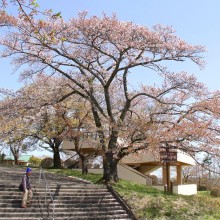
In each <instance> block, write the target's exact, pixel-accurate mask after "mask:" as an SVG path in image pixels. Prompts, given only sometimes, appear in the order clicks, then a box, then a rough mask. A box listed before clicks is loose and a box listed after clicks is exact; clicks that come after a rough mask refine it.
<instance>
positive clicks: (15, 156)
mask: <svg viewBox="0 0 220 220" xmlns="http://www.w3.org/2000/svg"><path fill="white" fill-rule="evenodd" d="M14 159H15V165H19V164H18V156H17V155H14Z"/></svg>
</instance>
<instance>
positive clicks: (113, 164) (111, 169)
mask: <svg viewBox="0 0 220 220" xmlns="http://www.w3.org/2000/svg"><path fill="white" fill-rule="evenodd" d="M117 164H118V159H117V160H116V159H114V158H113V153H112V152H107V153H105V157H104V158H103V179H104V181H105V182H106V183H108V182H111V181H113V182H118V171H117Z"/></svg>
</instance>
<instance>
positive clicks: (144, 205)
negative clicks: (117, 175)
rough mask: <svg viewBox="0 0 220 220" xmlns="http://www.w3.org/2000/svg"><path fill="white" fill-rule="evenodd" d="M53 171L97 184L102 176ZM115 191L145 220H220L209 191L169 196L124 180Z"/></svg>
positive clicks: (216, 203)
mask: <svg viewBox="0 0 220 220" xmlns="http://www.w3.org/2000/svg"><path fill="white" fill-rule="evenodd" d="M53 172H57V173H63V174H66V175H73V176H77V177H80V178H84V179H87V180H90V181H92V182H93V183H95V182H97V181H98V180H99V179H100V177H101V176H100V175H95V174H88V175H87V176H82V175H81V173H80V172H77V171H71V170H53ZM112 186H113V188H114V189H115V190H116V191H117V192H118V193H119V194H120V195H121V196H122V197H123V198H124V199H125V200H126V201H127V203H128V204H129V206H130V207H132V210H133V211H134V212H135V214H136V215H137V217H138V218H139V219H141V220H145V219H147V220H148V219H153V220H168V219H169V220H192V219H193V220H197V219H198V220H214V219H216V220H217V219H220V198H214V197H211V196H210V195H209V192H204V191H203V192H198V194H197V195H195V196H182V195H167V194H164V193H163V192H160V191H158V190H156V189H153V188H151V187H146V186H144V185H140V184H135V183H132V182H129V181H124V180H120V181H119V183H116V184H113V185H112Z"/></svg>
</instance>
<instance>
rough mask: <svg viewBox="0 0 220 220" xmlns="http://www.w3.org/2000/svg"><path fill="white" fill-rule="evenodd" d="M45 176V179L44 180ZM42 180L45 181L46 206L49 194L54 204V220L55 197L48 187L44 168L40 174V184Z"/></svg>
mask: <svg viewBox="0 0 220 220" xmlns="http://www.w3.org/2000/svg"><path fill="white" fill-rule="evenodd" d="M42 176H43V178H42ZM41 179H43V180H44V181H45V200H44V204H46V201H47V194H48V193H49V196H50V199H51V201H52V204H53V209H52V210H53V215H52V216H53V220H54V208H55V204H54V200H53V195H52V193H51V191H50V188H49V186H48V183H47V179H46V177H45V173H44V170H43V169H42V167H41V168H40V174H39V184H40V182H41Z"/></svg>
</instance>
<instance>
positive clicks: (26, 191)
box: [21, 167, 33, 208]
mask: <svg viewBox="0 0 220 220" xmlns="http://www.w3.org/2000/svg"><path fill="white" fill-rule="evenodd" d="M31 173H32V170H31V168H30V167H28V168H27V169H26V174H25V175H24V176H23V177H22V182H21V184H22V187H23V194H22V203H21V207H22V208H26V207H27V204H30V202H31V199H32V196H33V192H32V189H31V183H30V175H31Z"/></svg>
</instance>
